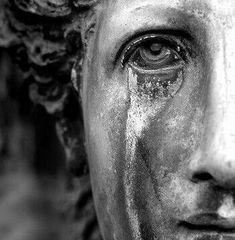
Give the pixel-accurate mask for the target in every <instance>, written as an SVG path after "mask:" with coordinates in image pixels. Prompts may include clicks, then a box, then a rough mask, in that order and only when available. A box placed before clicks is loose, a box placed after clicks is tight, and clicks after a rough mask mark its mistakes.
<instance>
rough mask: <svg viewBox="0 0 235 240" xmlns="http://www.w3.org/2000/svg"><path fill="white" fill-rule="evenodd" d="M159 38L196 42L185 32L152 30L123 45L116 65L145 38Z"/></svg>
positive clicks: (117, 56)
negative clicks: (165, 37)
mask: <svg viewBox="0 0 235 240" xmlns="http://www.w3.org/2000/svg"><path fill="white" fill-rule="evenodd" d="M158 36H159V38H160V37H161V36H168V37H169V38H178V39H184V40H187V41H190V42H193V41H194V39H193V37H192V36H191V34H189V33H188V32H187V31H185V30H175V29H160V30H150V31H146V32H140V33H137V34H135V35H134V36H132V37H131V38H130V39H128V40H127V41H126V42H125V43H124V44H122V46H121V47H120V48H119V50H118V52H117V54H116V57H115V65H116V63H117V61H119V60H120V59H122V56H123V54H124V53H127V52H128V50H129V49H130V48H131V47H133V46H135V45H137V44H138V43H141V42H142V41H143V40H144V39H145V38H146V39H151V38H152V39H157V37H158Z"/></svg>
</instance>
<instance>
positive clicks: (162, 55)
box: [140, 43, 171, 61]
mask: <svg viewBox="0 0 235 240" xmlns="http://www.w3.org/2000/svg"><path fill="white" fill-rule="evenodd" d="M140 54H141V57H142V58H143V59H144V60H145V61H163V60H165V59H167V58H169V56H170V54H171V51H170V50H169V49H167V48H165V47H163V46H162V45H161V44H157V43H155V44H151V45H150V46H147V47H145V48H141V49H140Z"/></svg>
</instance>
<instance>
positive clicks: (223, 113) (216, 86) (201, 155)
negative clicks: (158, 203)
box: [190, 29, 235, 188]
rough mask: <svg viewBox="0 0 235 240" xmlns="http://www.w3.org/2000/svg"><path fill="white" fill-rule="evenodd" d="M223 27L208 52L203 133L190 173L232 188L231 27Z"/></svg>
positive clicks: (234, 71)
mask: <svg viewBox="0 0 235 240" xmlns="http://www.w3.org/2000/svg"><path fill="white" fill-rule="evenodd" d="M226 31H227V32H226V34H225V36H226V37H225V38H220V41H218V42H217V50H216V51H213V53H212V59H213V61H212V68H211V71H210V74H209V75H210V76H209V79H208V82H209V83H208V92H207V98H208V99H207V107H206V111H205V118H204V126H205V129H204V135H203V137H202V141H201V146H200V147H199V150H198V151H197V152H196V153H195V154H194V156H192V159H191V162H190V174H191V177H192V179H193V180H194V181H208V180H210V181H213V182H214V183H216V184H218V185H220V186H224V187H226V188H235V58H234V55H235V45H234V43H233V41H232V36H233V34H234V33H235V29H230V30H226ZM218 39H219V38H218ZM221 39H222V40H221ZM224 46H226V48H225V47H224Z"/></svg>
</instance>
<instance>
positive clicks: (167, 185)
mask: <svg viewBox="0 0 235 240" xmlns="http://www.w3.org/2000/svg"><path fill="white" fill-rule="evenodd" d="M234 23H235V2H234V1H233V0H220V1H218V0H213V1H212V0H211V1H210V0H208V1H207V0H201V1H200V0H189V1H185V0H161V1H157V0H129V1H127V0H110V1H104V2H103V3H102V4H101V6H100V7H99V10H98V19H97V28H96V32H95V34H94V38H93V39H92V40H90V42H89V44H90V45H89V48H88V52H87V56H86V58H85V62H84V82H83V89H82V98H83V109H84V118H85V123H86V124H85V131H86V147H87V152H88V159H89V167H90V173H91V174H90V175H91V183H92V189H93V194H94V199H95V205H96V210H97V215H98V220H99V224H100V228H101V231H102V234H103V237H104V239H105V240H111V239H115V240H121V239H123V240H127V239H128V240H131V239H134V240H143V239H146V240H150V239H159V240H162V239H165V240H171V239H174V240H189V239H190V240H191V239H193V240H196V239H198V240H199V239H201V240H202V239H204V240H206V239H208V240H209V239H210V240H211V239H213V240H215V239H216V240H219V239H220V240H221V239H235V206H234V197H235V192H234V189H235V24H234Z"/></svg>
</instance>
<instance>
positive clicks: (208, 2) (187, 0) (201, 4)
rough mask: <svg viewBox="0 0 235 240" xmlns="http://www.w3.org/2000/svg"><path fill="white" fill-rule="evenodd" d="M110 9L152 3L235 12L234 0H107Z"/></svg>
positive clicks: (161, 6)
mask: <svg viewBox="0 0 235 240" xmlns="http://www.w3.org/2000/svg"><path fill="white" fill-rule="evenodd" d="M106 3H108V5H109V7H110V10H111V9H112V10H113V11H120V10H125V9H126V10H127V9H133V8H136V7H137V8H138V7H139V8H141V7H143V6H147V5H150V6H152V7H158V8H175V9H181V10H182V9H184V10H192V11H193V10H200V11H203V12H210V11H215V12H218V13H225V14H231V13H233V14H234V10H235V1H234V0H128V1H127V0H106Z"/></svg>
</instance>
